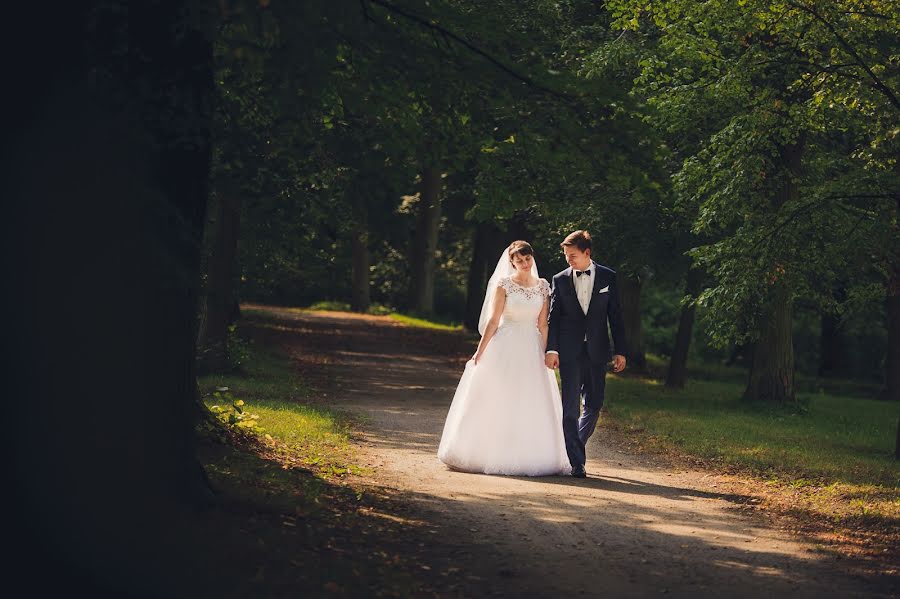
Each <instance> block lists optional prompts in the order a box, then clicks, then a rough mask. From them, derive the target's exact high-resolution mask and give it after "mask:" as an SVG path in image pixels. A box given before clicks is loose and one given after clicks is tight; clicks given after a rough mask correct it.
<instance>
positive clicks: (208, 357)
mask: <svg viewBox="0 0 900 599" xmlns="http://www.w3.org/2000/svg"><path fill="white" fill-rule="evenodd" d="M239 193H240V192H239V191H238V190H237V189H235V188H231V187H228V186H224V185H223V186H221V187H220V188H219V190H218V192H217V193H216V200H215V203H216V205H215V214H216V217H215V222H214V224H213V232H212V237H213V239H212V242H213V243H212V249H211V251H210V255H209V260H208V264H207V278H206V302H205V303H206V308H205V310H204V311H203V313H204V317H203V321H202V323H201V326H200V338H199V342H198V345H199V349H198V356H197V357H198V363H199V366H200V368H201V369H202V370H204V371H206V372H225V371H227V370H229V368H230V366H229V360H228V327H229V326H230V325H231V323H232V322H233V321H232V318H231V317H232V314H233V312H234V302H235V299H234V298H235V293H234V283H235V277H236V271H237V246H238V237H239V235H240V217H241V203H240V196H239V195H238V194H239Z"/></svg>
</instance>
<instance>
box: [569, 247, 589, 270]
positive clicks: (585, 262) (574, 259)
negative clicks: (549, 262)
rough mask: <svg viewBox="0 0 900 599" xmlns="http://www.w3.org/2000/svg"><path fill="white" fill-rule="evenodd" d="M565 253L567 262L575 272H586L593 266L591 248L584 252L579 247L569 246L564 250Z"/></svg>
mask: <svg viewBox="0 0 900 599" xmlns="http://www.w3.org/2000/svg"><path fill="white" fill-rule="evenodd" d="M563 253H564V254H565V255H566V262H568V263H569V266H571V267H572V268H574V269H575V270H584V269H586V268H588V267H589V266H590V265H591V250H590V248H588V249H586V250H584V251H583V252H582V251H581V250H579V249H578V247H577V246H574V245H569V246H566V247H565V248H564V249H563Z"/></svg>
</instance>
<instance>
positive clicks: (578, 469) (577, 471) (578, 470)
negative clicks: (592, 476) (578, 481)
mask: <svg viewBox="0 0 900 599" xmlns="http://www.w3.org/2000/svg"><path fill="white" fill-rule="evenodd" d="M572 476H574V477H575V478H587V472H585V471H584V466H581V465H578V466H572Z"/></svg>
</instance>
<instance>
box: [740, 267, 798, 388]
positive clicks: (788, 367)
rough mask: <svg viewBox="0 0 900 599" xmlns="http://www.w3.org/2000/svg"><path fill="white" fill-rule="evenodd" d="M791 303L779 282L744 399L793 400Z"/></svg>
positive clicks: (754, 356) (773, 293) (756, 346)
mask: <svg viewBox="0 0 900 599" xmlns="http://www.w3.org/2000/svg"><path fill="white" fill-rule="evenodd" d="M793 311H794V306H793V302H792V301H791V300H790V298H789V296H788V289H787V288H786V287H785V286H784V285H783V284H780V283H779V284H778V285H777V288H776V289H775V290H773V292H772V301H771V304H770V309H769V312H768V314H767V315H766V318H765V321H764V323H763V326H762V332H761V335H760V337H759V340H758V341H757V342H756V343H755V344H754V349H753V361H752V363H751V365H750V377H749V379H748V382H747V389H746V390H745V391H744V398H745V399H748V400H753V401H771V402H777V403H781V404H793V403H795V402H796V396H795V389H794V342H793V339H792V336H791V330H792V325H793Z"/></svg>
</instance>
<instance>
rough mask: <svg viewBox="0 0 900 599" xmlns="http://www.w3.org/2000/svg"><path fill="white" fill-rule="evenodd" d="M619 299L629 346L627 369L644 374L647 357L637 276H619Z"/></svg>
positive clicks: (641, 283)
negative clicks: (629, 353)
mask: <svg viewBox="0 0 900 599" xmlns="http://www.w3.org/2000/svg"><path fill="white" fill-rule="evenodd" d="M617 281H618V283H619V298H620V300H621V302H620V303H621V305H622V317H623V320H624V321H625V338H626V339H628V343H629V345H630V346H631V355H630V356H628V368H629V369H630V370H637V371H639V372H644V371H646V370H647V355H646V353H645V351H644V328H643V325H642V324H641V289H642V288H643V286H644V282H643V280H642V279H641V278H640V277H639V276H638V275H634V276H630V275H623V274H620V275H619V276H618V277H617Z"/></svg>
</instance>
